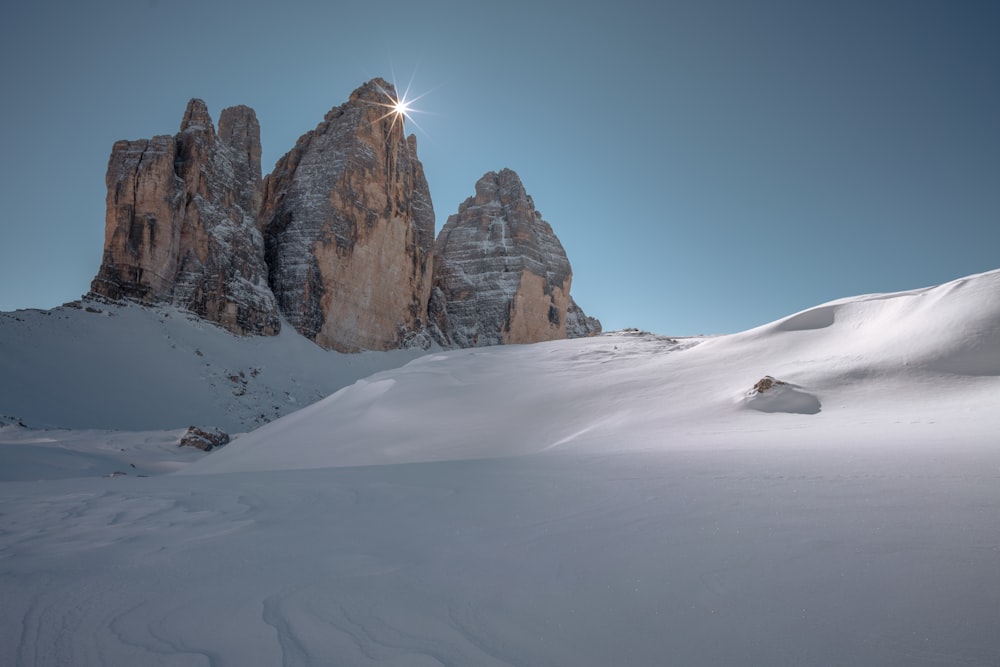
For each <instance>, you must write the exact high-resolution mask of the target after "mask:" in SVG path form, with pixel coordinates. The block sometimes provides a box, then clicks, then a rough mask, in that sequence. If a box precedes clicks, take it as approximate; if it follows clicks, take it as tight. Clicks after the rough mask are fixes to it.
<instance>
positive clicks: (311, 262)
mask: <svg viewBox="0 0 1000 667" xmlns="http://www.w3.org/2000/svg"><path fill="white" fill-rule="evenodd" d="M395 99H396V91H395V89H394V88H393V87H392V85H390V84H389V83H387V82H386V81H384V80H382V79H373V80H372V81H369V82H368V83H366V84H364V85H362V86H361V87H360V88H358V89H357V90H355V91H354V92H353V93H352V94H351V97H350V99H349V100H348V101H347V102H346V103H345V104H343V105H341V106H339V107H336V108H334V109H332V110H331V111H330V112H328V113H327V114H326V117H325V118H324V119H323V122H321V123H320V124H319V125H318V126H317V127H316V129H314V130H313V131H311V132H308V133H306V134H304V135H303V136H302V137H300V138H299V140H298V142H297V143H296V145H295V147H294V148H293V149H292V150H290V151H289V152H288V153H286V154H285V155H284V156H283V157H282V158H281V159H280V160H279V161H278V162H277V164H276V165H275V167H274V171H273V172H272V173H271V174H270V175H269V176H267V178H266V179H264V180H263V181H262V180H261V165H260V160H261V146H260V127H259V125H258V123H257V118H256V115H255V114H254V112H253V110H252V109H250V108H248V107H245V106H237V107H232V108H228V109H224V110H223V111H222V113H221V115H220V117H219V129H218V133H216V131H215V128H214V127H213V125H212V119H211V117H210V116H209V114H208V110H207V109H206V107H205V104H204V102H202V101H201V100H191V102H190V103H189V104H188V107H187V110H186V111H185V113H184V119H183V121H182V123H181V128H180V132H179V133H178V134H176V135H174V136H168V135H161V136H156V137H153V138H152V139H143V140H139V141H119V142H117V143H116V144H115V145H114V148H113V149H112V152H111V158H110V160H109V162H108V172H107V179H106V181H107V187H108V194H107V217H106V223H105V245H104V258H103V262H102V264H101V268H100V270H99V272H98V274H97V277H96V278H95V279H94V281H93V283H92V285H91V291H92V292H93V293H94V294H97V295H102V296H105V297H108V298H112V299H120V298H130V299H136V300H139V301H143V302H147V303H169V304H172V305H175V306H178V307H181V308H185V309H187V310H190V311H192V312H194V313H196V314H197V315H200V316H201V317H203V318H205V319H207V320H210V321H213V322H216V323H218V324H220V325H222V326H223V327H225V328H226V329H228V330H230V331H232V332H234V333H237V334H266V335H269V334H276V333H278V330H279V328H280V323H281V316H282V315H283V316H284V317H285V318H287V320H288V321H289V323H291V324H292V326H294V327H295V328H296V329H297V330H298V331H299V332H300V333H302V334H303V335H305V336H306V337H308V338H310V339H312V340H313V341H315V342H316V343H317V344H319V345H320V346H322V347H325V348H328V349H334V350H338V351H342V352H353V351H358V350H388V349H395V348H400V347H408V346H411V345H426V344H429V342H430V340H431V338H433V339H434V340H436V341H437V342H438V343H439V344H441V345H442V346H444V347H473V346H482V345H499V344H505V343H532V342H537V341H544V340H553V339H558V338H567V337H571V338H572V337H578V336H586V335H592V334H594V333H599V332H600V322H598V321H597V320H595V319H594V318H592V317H588V316H587V315H586V314H584V313H583V311H582V310H580V308H579V307H578V306H577V305H576V304H575V303H574V302H573V300H572V298H571V297H570V294H569V289H570V283H571V281H572V271H571V269H570V264H569V260H568V259H567V258H566V252H565V251H564V250H563V247H562V245H561V244H560V243H559V239H557V238H556V236H555V234H554V233H553V232H552V228H551V227H550V226H549V224H548V223H547V222H545V221H544V220H542V217H541V214H539V213H538V212H537V211H536V210H535V205H534V202H533V201H532V199H531V197H530V196H528V194H527V193H526V192H525V190H524V186H523V185H522V184H521V181H520V179H519V178H518V176H517V174H515V173H514V172H513V171H511V170H509V169H504V170H502V171H500V172H499V173H495V172H491V173H488V174H486V175H485V176H483V178H481V179H480V180H479V182H478V183H477V184H476V194H475V196H473V197H470V198H469V199H468V200H466V201H465V202H464V203H462V204H461V205H460V206H459V209H458V213H456V214H455V215H453V216H451V217H449V218H448V222H447V223H446V224H445V225H444V227H443V228H442V230H441V233H440V235H439V236H438V238H437V241H436V242H435V240H434V208H433V205H432V204H431V197H430V192H429V189H428V186H427V181H426V179H425V178H424V172H423V167H422V165H421V164H420V161H419V160H418V159H417V145H416V139H415V138H414V137H413V136H412V135H411V136H410V137H405V136H404V134H403V120H404V119H403V117H402V115H400V114H398V113H397V112H396V111H395V110H394V108H393V104H394V102H395Z"/></svg>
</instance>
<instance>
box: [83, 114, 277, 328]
mask: <svg viewBox="0 0 1000 667" xmlns="http://www.w3.org/2000/svg"><path fill="white" fill-rule="evenodd" d="M106 183H107V187H108V196H107V217H106V221H105V241H104V259H103V261H102V264H101V268H100V270H99V271H98V274H97V277H96V278H94V281H93V283H92V284H91V291H92V292H94V293H96V294H100V295H103V296H106V297H109V298H112V299H120V298H123V297H124V298H131V299H137V300H139V301H143V302H147V303H171V304H173V305H176V306H179V307H181V308H186V309H188V310H191V311H192V312H194V313H197V314H198V315H200V316H201V317H203V318H205V319H207V320H210V321H213V322H216V323H218V324H220V325H221V326H223V327H225V328H226V329H228V330H230V331H232V332H234V333H237V334H268V335H270V334H276V333H277V332H278V330H279V328H280V318H279V315H278V310H277V305H276V303H275V300H274V297H273V295H272V294H271V292H270V290H269V289H268V286H267V269H266V266H265V264H264V242H263V237H262V236H261V234H260V231H259V230H258V228H257V214H258V211H259V208H260V198H261V177H260V126H259V125H258V123H257V117H256V115H255V114H254V112H253V110H252V109H250V108H248V107H244V106H238V107H231V108H229V109H224V110H223V111H222V114H221V116H220V118H219V134H216V133H215V129H214V127H213V125H212V119H211V118H210V117H209V115H208V110H207V109H206V107H205V103H204V102H202V101H201V100H191V101H190V102H189V103H188V107H187V110H186V111H185V113H184V119H183V121H182V123H181V129H180V132H179V133H178V134H177V135H175V136H172V137H171V136H167V135H161V136H156V137H153V138H152V139H148V140H139V141H119V142H117V143H115V145H114V147H113V148H112V151H111V159H110V160H109V162H108V172H107V177H106Z"/></svg>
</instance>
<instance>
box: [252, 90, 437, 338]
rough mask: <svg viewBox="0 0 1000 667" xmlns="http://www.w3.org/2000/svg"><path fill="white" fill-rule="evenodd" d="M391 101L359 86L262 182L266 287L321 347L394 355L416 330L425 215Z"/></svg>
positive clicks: (426, 261)
mask: <svg viewBox="0 0 1000 667" xmlns="http://www.w3.org/2000/svg"><path fill="white" fill-rule="evenodd" d="M395 97H396V91H395V89H394V88H393V87H392V85H391V84H389V83H387V82H385V81H383V80H382V79H374V80H372V81H369V82H368V83H366V84H364V85H363V86H361V87H360V88H358V89H357V90H355V91H354V93H352V94H351V98H350V100H349V101H348V102H347V103H346V104H343V105H342V106H340V107H337V108H335V109H332V110H331V111H330V112H329V113H327V115H326V117H325V118H324V120H323V122H322V123H320V124H319V125H318V126H317V127H316V129H315V130H313V131H312V132H309V133H307V134H305V135H303V136H302V137H301V138H300V139H299V140H298V142H297V143H296V145H295V147H294V148H293V149H292V150H291V151H289V152H288V153H287V154H286V155H285V156H284V157H282V158H281V159H280V160H279V161H278V163H277V164H276V165H275V168H274V171H273V172H272V173H271V174H270V175H269V176H268V177H267V178H266V179H265V181H264V203H263V208H262V213H261V222H262V226H263V229H264V236H265V241H266V249H267V254H266V257H267V263H268V266H269V268H270V278H269V279H270V285H271V289H272V290H273V292H274V295H275V297H276V298H277V301H278V304H279V306H280V308H281V311H282V313H283V314H284V315H285V317H286V318H287V319H288V321H289V322H290V323H291V324H292V325H293V326H294V327H295V328H296V329H297V330H298V331H299V332H300V333H302V334H303V335H305V336H306V337H308V338H311V339H313V340H314V341H315V342H316V343H318V344H319V345H321V346H323V347H325V348H329V349H335V350H339V351H356V350H361V349H368V350H386V349H392V348H398V347H401V346H405V345H407V344H408V343H409V342H410V341H411V340H412V338H413V337H415V336H420V335H421V334H422V333H423V331H424V327H425V321H424V319H425V317H426V312H427V302H428V299H429V296H430V289H431V258H432V249H433V244H434V209H433V206H432V204H431V197H430V192H429V190H428V187H427V182H426V180H425V178H424V173H423V166H422V165H421V164H420V161H419V160H418V159H417V148H416V139H415V138H414V137H413V136H412V135H411V136H410V137H409V138H406V137H404V135H403V122H402V121H403V119H402V118H401V117H398V116H397V115H396V114H395V113H393V112H392V109H391V103H392V100H393V99H395Z"/></svg>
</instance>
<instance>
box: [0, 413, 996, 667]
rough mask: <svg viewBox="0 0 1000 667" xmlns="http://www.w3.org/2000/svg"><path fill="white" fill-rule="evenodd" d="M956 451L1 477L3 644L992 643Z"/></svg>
mask: <svg viewBox="0 0 1000 667" xmlns="http://www.w3.org/2000/svg"><path fill="white" fill-rule="evenodd" d="M622 435H623V436H625V437H627V431H624V432H622ZM966 445H967V443H966V444H961V443H958V446H956V443H955V442H950V443H949V446H948V455H947V456H942V455H941V450H940V449H938V448H927V447H917V448H914V447H910V446H897V447H890V448H884V447H881V448H878V449H871V448H868V447H866V446H864V444H854V443H850V442H844V441H840V442H839V443H838V446H837V447H835V448H827V449H817V448H816V447H813V446H809V445H808V444H807V443H805V442H802V443H800V444H799V446H797V447H791V448H785V449H783V450H781V451H774V450H768V449H766V448H763V449H762V448H754V449H751V450H745V451H733V450H726V449H709V450H701V451H698V450H692V449H686V448H684V447H680V448H678V449H675V450H673V451H669V452H660V453H655V454H654V453H647V454H643V455H636V454H632V455H628V456H614V455H608V456H587V457H583V456H578V455H576V454H574V453H572V452H569V451H567V450H557V451H556V452H553V453H550V454H545V455H539V456H535V457H515V458H507V459H500V460H497V459H492V460H482V461H465V462H448V463H436V464H413V465H398V466H377V467H369V468H340V469H325V470H302V471H285V472H267V473H247V474H242V475H226V476H213V477H211V478H205V477H158V478H150V479H127V478H122V479H114V480H103V479H92V480H63V481H58V482H49V483H41V484H40V483H34V484H14V483H8V484H4V485H0V506H2V507H3V515H2V516H0V531H2V532H0V563H2V571H0V592H2V595H3V600H4V604H3V605H0V663H2V664H4V665H13V666H16V667H36V666H42V665H44V666H51V665H73V666H74V667H90V666H95V667H96V666H98V665H107V664H115V665H119V664H133V665H147V666H150V667H157V666H160V665H215V666H218V667H228V666H233V667H237V666H243V665H282V664H285V665H306V664H333V665H351V666H352V667H362V666H366V665H371V666H375V665H428V666H429V665H483V666H496V667H499V666H513V665H577V666H581V667H587V666H594V667H604V666H606V665H619V664H636V665H657V664H662V660H663V659H664V656H670V661H671V664H685V665H691V664H754V665H757V664H761V665H763V664H796V665H825V664H851V665H860V666H866V665H867V666H875V665H887V664H907V665H925V664H926V665H930V664H984V665H986V664H992V663H995V662H996V659H997V658H998V657H1000V639H998V638H997V636H996V621H997V618H996V610H997V605H998V604H1000V593H998V592H997V589H996V587H995V586H992V585H989V584H990V582H992V581H993V580H994V579H995V572H996V549H997V546H998V545H997V538H996V531H995V517H996V510H997V509H998V502H1000V493H998V491H997V489H998V488H1000V484H998V483H1000V474H998V473H997V464H998V463H1000V457H998V455H997V452H996V450H995V448H991V449H989V450H986V449H983V448H978V449H977V448H969V447H968V446H966ZM276 446H280V443H276Z"/></svg>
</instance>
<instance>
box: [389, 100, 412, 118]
mask: <svg viewBox="0 0 1000 667" xmlns="http://www.w3.org/2000/svg"><path fill="white" fill-rule="evenodd" d="M392 112H393V113H394V114H396V115H397V116H402V117H403V118H409V117H410V116H409V114H410V102H409V101H408V100H406V99H403V98H399V99H398V100H396V101H395V102H394V103H393V105H392Z"/></svg>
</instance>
